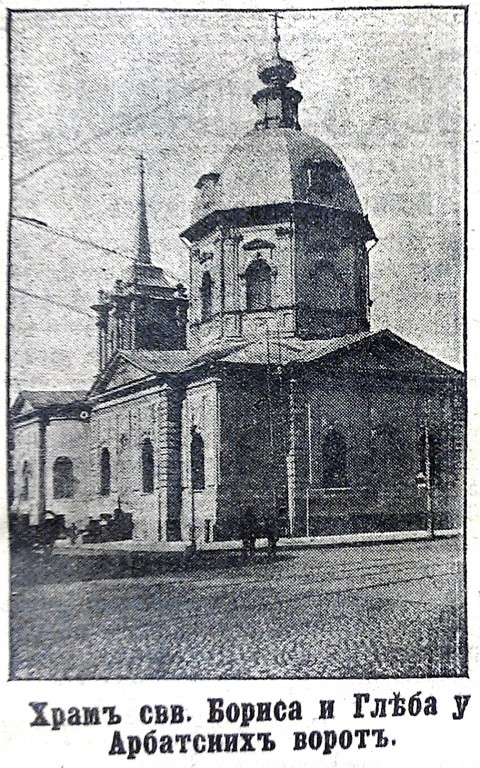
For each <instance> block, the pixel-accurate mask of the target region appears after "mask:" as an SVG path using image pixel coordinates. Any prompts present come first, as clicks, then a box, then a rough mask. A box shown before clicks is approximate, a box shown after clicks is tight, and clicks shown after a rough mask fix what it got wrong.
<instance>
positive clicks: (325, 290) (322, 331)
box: [295, 217, 367, 338]
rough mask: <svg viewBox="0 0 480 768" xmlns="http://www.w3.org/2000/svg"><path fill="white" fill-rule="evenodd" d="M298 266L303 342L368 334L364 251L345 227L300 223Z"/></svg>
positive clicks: (299, 318)
mask: <svg viewBox="0 0 480 768" xmlns="http://www.w3.org/2000/svg"><path fill="white" fill-rule="evenodd" d="M295 265H296V273H295V284H296V297H297V302H298V305H299V312H298V329H299V334H300V335H301V336H304V337H307V338H308V337H315V336H317V337H325V338H328V337H333V336H342V335H343V334H345V333H352V332H353V333H354V332H357V331H359V330H365V327H366V314H365V311H366V310H365V306H366V302H367V297H366V295H365V293H366V285H365V280H366V276H365V263H364V247H363V245H362V244H361V243H360V241H358V240H356V239H354V237H353V235H352V233H351V232H350V231H349V229H348V228H347V226H346V225H345V224H342V223H341V222H338V223H334V222H329V221H328V219H327V218H324V219H323V220H322V221H315V220H310V221H308V220H307V219H301V218H300V217H297V220H296V223H295Z"/></svg>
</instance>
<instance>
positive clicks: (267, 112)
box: [252, 11, 302, 131]
mask: <svg viewBox="0 0 480 768" xmlns="http://www.w3.org/2000/svg"><path fill="white" fill-rule="evenodd" d="M278 19H279V14H278V12H277V11H275V13H274V14H273V23H274V33H273V51H272V55H271V56H270V57H269V58H268V59H267V60H266V61H264V62H263V63H262V64H261V65H260V66H259V68H258V76H259V78H260V80H261V81H262V83H264V84H265V85H266V88H262V90H261V91H257V93H255V94H254V95H253V97H252V101H253V103H254V104H255V106H256V107H257V109H258V111H259V120H257V122H256V123H255V127H256V128H258V129H260V130H262V129H266V128H294V129H295V130H297V131H299V130H300V124H299V122H298V104H299V102H300V101H301V100H302V94H301V93H300V92H299V91H296V90H295V88H289V87H288V83H290V82H291V81H292V80H295V77H296V74H297V73H296V72H295V67H294V66H293V64H292V62H291V61H288V60H287V59H284V58H283V57H282V56H281V54H280V32H279V30H278Z"/></svg>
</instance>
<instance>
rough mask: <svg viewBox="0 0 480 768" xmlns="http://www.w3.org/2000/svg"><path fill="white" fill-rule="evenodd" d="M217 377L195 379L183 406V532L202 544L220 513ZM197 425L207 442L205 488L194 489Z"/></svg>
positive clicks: (205, 451) (182, 533) (189, 539)
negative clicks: (218, 499)
mask: <svg viewBox="0 0 480 768" xmlns="http://www.w3.org/2000/svg"><path fill="white" fill-rule="evenodd" d="M219 384H220V382H219V380H218V379H216V378H215V379H207V380H203V381H202V380H200V381H194V382H192V383H191V384H190V385H188V386H187V388H186V392H185V399H184V401H183V406H182V473H181V484H182V516H181V536H182V540H184V541H191V539H192V527H194V530H195V540H196V542H197V544H199V545H201V543H202V542H203V541H205V540H206V539H208V538H210V539H211V537H212V535H213V526H214V524H215V521H216V514H217V488H218V477H219V450H220V442H219V438H220V414H219V398H220V396H221V392H220V391H219ZM192 428H195V432H196V434H198V435H199V436H200V437H201V439H202V440H203V445H204V466H205V474H204V488H203V489H201V490H193V489H192V472H191V445H192Z"/></svg>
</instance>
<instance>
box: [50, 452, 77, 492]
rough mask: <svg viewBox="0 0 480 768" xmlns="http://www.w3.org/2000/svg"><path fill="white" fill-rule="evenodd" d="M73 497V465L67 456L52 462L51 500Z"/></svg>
mask: <svg viewBox="0 0 480 768" xmlns="http://www.w3.org/2000/svg"><path fill="white" fill-rule="evenodd" d="M72 496H73V463H72V461H71V459H69V458H68V457H67V456H59V457H58V458H57V459H55V461H54V462H53V498H54V499H71V498H72Z"/></svg>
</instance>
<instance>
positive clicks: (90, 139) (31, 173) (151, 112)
mask: <svg viewBox="0 0 480 768" xmlns="http://www.w3.org/2000/svg"><path fill="white" fill-rule="evenodd" d="M161 107H163V104H157V105H156V106H155V107H153V109H150V110H149V111H148V112H142V113H141V114H139V115H135V116H134V117H131V118H129V119H128V120H124V121H123V122H122V123H120V125H116V126H114V127H113V128H109V129H108V130H106V131H101V132H99V133H96V134H94V135H93V136H89V137H88V138H87V139H84V140H83V141H81V142H80V143H79V144H77V145H76V146H75V147H72V149H68V150H66V151H65V152H58V153H57V155H56V156H55V157H54V158H52V159H51V160H47V161H45V162H44V163H42V164H41V165H38V166H37V167H36V168H32V170H31V171H27V172H26V173H24V174H22V175H21V176H17V177H16V178H14V179H12V184H13V185H16V184H23V182H24V181H27V180H28V179H30V178H31V177H32V176H35V174H37V173H39V172H40V171H44V170H45V168H48V167H49V166H50V165H53V164H54V163H59V162H61V161H62V160H64V159H65V158H66V157H70V155H74V154H75V152H78V151H79V150H81V149H82V147H84V146H85V145H86V144H90V143H91V142H94V141H97V140H98V139H103V138H104V137H105V136H109V135H110V134H112V133H115V131H121V130H125V128H127V127H129V126H131V125H133V124H134V123H136V122H138V121H139V120H142V119H143V118H144V117H149V116H150V115H154V114H155V113H156V112H158V111H159V110H160V109H161Z"/></svg>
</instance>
